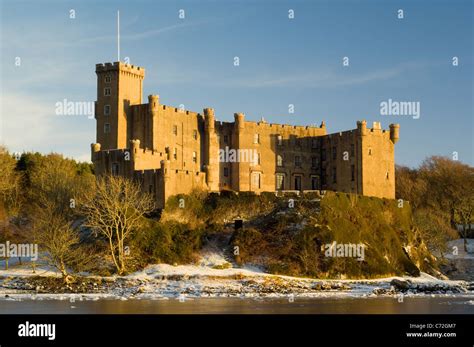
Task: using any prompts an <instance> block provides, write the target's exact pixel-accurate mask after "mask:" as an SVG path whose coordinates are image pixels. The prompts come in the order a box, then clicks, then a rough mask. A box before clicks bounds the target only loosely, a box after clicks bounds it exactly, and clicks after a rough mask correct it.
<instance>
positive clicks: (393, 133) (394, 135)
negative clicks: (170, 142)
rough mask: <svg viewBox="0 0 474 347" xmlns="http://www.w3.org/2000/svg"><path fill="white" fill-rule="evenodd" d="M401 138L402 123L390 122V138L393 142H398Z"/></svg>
mask: <svg viewBox="0 0 474 347" xmlns="http://www.w3.org/2000/svg"><path fill="white" fill-rule="evenodd" d="M399 138H400V124H390V140H392V142H393V144H395V143H397V141H398V139H399Z"/></svg>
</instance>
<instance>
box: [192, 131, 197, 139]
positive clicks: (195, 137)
mask: <svg viewBox="0 0 474 347" xmlns="http://www.w3.org/2000/svg"><path fill="white" fill-rule="evenodd" d="M197 138H198V131H197V130H193V139H195V140H197Z"/></svg>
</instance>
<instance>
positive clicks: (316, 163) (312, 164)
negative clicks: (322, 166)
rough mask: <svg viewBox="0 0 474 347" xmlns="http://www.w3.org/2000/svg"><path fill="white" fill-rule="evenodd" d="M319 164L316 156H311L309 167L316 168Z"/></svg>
mask: <svg viewBox="0 0 474 347" xmlns="http://www.w3.org/2000/svg"><path fill="white" fill-rule="evenodd" d="M318 166H319V163H318V157H311V167H312V168H317V167H318Z"/></svg>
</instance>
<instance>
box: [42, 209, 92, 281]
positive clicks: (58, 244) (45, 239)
mask: <svg viewBox="0 0 474 347" xmlns="http://www.w3.org/2000/svg"><path fill="white" fill-rule="evenodd" d="M54 209H55V208H54V206H52V205H49V206H48V205H46V206H44V207H43V209H41V210H38V212H37V213H36V214H35V221H34V230H35V232H36V233H35V234H36V237H37V242H38V243H39V244H40V245H41V247H42V248H43V249H44V250H45V251H47V258H48V259H49V262H50V264H51V265H52V266H54V267H55V268H57V269H58V270H59V271H60V272H61V275H62V276H63V279H64V281H65V282H66V283H70V282H72V281H73V277H72V275H71V274H70V273H69V268H76V269H77V268H79V267H81V266H84V265H85V264H87V262H89V261H90V258H89V257H88V254H87V253H86V252H85V251H84V249H83V248H82V247H81V245H80V238H79V233H78V231H77V230H75V229H74V228H73V227H72V225H71V222H70V221H68V220H67V218H66V217H65V216H64V215H62V214H58V213H57V212H55V211H54Z"/></svg>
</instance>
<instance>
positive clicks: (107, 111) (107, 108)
mask: <svg viewBox="0 0 474 347" xmlns="http://www.w3.org/2000/svg"><path fill="white" fill-rule="evenodd" d="M108 115H110V105H104V116H108Z"/></svg>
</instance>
